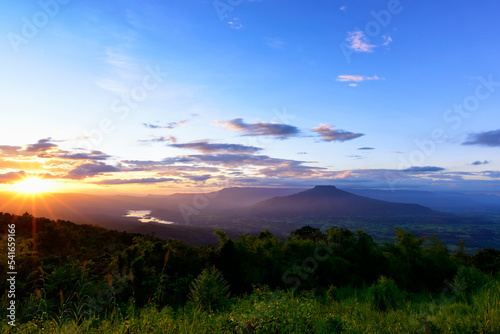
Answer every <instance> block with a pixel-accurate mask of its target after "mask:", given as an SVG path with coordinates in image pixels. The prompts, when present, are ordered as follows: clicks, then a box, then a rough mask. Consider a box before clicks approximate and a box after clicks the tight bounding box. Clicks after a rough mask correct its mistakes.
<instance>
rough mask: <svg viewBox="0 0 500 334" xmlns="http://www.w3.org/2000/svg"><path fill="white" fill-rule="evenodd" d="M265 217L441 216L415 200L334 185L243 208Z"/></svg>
mask: <svg viewBox="0 0 500 334" xmlns="http://www.w3.org/2000/svg"><path fill="white" fill-rule="evenodd" d="M244 212H245V213H246V214H248V215H252V216H264V217H290V216H293V217H298V216H316V217H334V216H350V217H367V216H370V217H395V216H440V215H442V214H441V213H439V212H436V211H434V210H431V209H429V208H426V207H424V206H421V205H418V204H404V203H394V202H388V201H381V200H377V199H372V198H368V197H364V196H359V195H355V194H352V193H349V192H347V191H343V190H340V189H337V188H336V187H335V186H316V187H314V188H313V189H309V190H306V191H302V192H299V193H297V194H294V195H289V196H282V197H274V198H271V199H268V200H265V201H262V202H259V203H257V204H255V205H253V206H251V207H249V208H248V209H246V210H244Z"/></svg>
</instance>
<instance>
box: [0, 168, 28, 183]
mask: <svg viewBox="0 0 500 334" xmlns="http://www.w3.org/2000/svg"><path fill="white" fill-rule="evenodd" d="M24 178H26V173H25V172H24V171H20V172H10V173H5V174H0V183H6V184H12V183H16V182H18V181H21V180H23V179H24Z"/></svg>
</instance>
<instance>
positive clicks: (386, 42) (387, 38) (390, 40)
mask: <svg viewBox="0 0 500 334" xmlns="http://www.w3.org/2000/svg"><path fill="white" fill-rule="evenodd" d="M382 38H383V39H384V43H382V45H384V46H387V45H389V44H390V43H392V37H391V36H388V35H384V36H382Z"/></svg>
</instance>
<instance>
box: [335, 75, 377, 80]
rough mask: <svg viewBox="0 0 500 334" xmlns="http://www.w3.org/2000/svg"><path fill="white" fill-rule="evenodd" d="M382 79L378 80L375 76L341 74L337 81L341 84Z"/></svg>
mask: <svg viewBox="0 0 500 334" xmlns="http://www.w3.org/2000/svg"><path fill="white" fill-rule="evenodd" d="M383 79H384V78H380V77H379V76H377V75H376V74H375V75H374V76H372V77H369V76H366V75H356V74H341V75H339V76H338V77H337V81H341V82H361V81H365V80H383Z"/></svg>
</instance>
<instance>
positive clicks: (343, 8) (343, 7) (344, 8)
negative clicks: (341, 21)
mask: <svg viewBox="0 0 500 334" xmlns="http://www.w3.org/2000/svg"><path fill="white" fill-rule="evenodd" d="M339 9H340V10H346V9H347V6H342V7H340V8H339Z"/></svg>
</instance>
